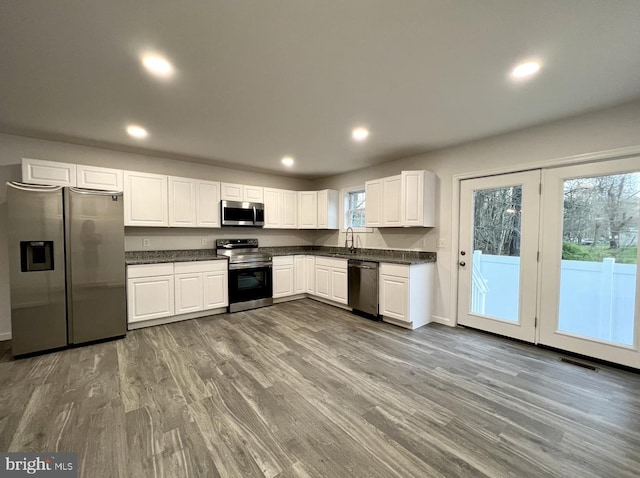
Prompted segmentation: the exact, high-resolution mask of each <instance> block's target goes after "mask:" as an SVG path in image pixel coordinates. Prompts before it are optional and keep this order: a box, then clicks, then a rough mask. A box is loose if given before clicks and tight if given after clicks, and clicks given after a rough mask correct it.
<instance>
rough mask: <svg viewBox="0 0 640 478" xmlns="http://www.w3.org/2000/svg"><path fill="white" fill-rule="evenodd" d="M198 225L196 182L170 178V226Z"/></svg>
mask: <svg viewBox="0 0 640 478" xmlns="http://www.w3.org/2000/svg"><path fill="white" fill-rule="evenodd" d="M197 225H198V224H197V217H196V180H195V179H187V178H176V177H173V176H169V226H171V227H196V226H197Z"/></svg>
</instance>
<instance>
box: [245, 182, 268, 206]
mask: <svg viewBox="0 0 640 478" xmlns="http://www.w3.org/2000/svg"><path fill="white" fill-rule="evenodd" d="M242 198H243V199H242V200H243V201H249V202H261V203H263V202H264V189H263V188H261V187H260V186H243V189H242Z"/></svg>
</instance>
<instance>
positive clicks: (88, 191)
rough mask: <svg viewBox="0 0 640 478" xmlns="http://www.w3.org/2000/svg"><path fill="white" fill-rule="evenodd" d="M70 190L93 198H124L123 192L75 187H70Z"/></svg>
mask: <svg viewBox="0 0 640 478" xmlns="http://www.w3.org/2000/svg"><path fill="white" fill-rule="evenodd" d="M68 189H69V190H70V191H72V192H74V193H77V194H87V195H93V196H122V191H102V190H98V189H82V188H75V187H70V188H68Z"/></svg>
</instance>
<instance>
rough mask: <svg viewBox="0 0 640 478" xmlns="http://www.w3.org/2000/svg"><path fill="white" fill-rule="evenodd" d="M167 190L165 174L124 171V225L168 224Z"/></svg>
mask: <svg viewBox="0 0 640 478" xmlns="http://www.w3.org/2000/svg"><path fill="white" fill-rule="evenodd" d="M167 190H168V186H167V176H161V175H159V174H149V173H138V172H134V171H125V172H124V224H125V226H168V225H169V214H168V211H169V207H168V202H167Z"/></svg>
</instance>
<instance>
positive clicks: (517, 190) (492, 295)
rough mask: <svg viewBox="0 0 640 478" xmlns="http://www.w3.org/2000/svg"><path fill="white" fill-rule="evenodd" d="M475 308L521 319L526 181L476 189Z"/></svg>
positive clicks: (497, 316)
mask: <svg viewBox="0 0 640 478" xmlns="http://www.w3.org/2000/svg"><path fill="white" fill-rule="evenodd" d="M473 205H474V211H473V257H472V268H471V275H472V281H471V296H472V298H473V300H472V301H471V312H472V313H474V314H479V315H485V316H489V317H492V318H494V319H500V320H508V321H511V322H518V312H519V305H520V304H519V300H518V299H519V297H520V237H521V235H522V227H521V226H522V223H521V221H522V185H512V186H504V187H500V188H492V189H481V190H476V191H473Z"/></svg>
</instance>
